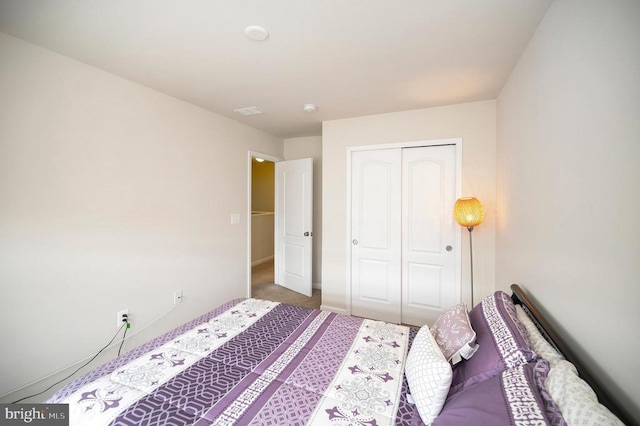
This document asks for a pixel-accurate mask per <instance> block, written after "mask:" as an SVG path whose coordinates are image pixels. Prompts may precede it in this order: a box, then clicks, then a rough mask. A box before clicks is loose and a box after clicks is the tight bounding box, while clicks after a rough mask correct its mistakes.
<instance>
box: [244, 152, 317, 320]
mask: <svg viewBox="0 0 640 426" xmlns="http://www.w3.org/2000/svg"><path fill="white" fill-rule="evenodd" d="M278 162H279V163H280V164H279V165H278V166H285V165H286V166H287V168H286V170H290V167H291V166H295V164H297V161H296V160H294V161H287V162H285V161H282V160H281V159H279V158H276V157H272V156H269V155H264V154H260V153H256V152H249V188H248V189H249V191H248V192H249V197H248V204H249V217H250V219H249V221H248V240H249V241H248V248H249V250H248V257H249V259H248V266H249V271H248V272H249V273H248V277H249V280H248V281H249V282H248V290H247V294H248V296H249V297H254V298H259V299H267V300H272V301H276V302H282V303H289V304H294V305H299V306H306V307H310V308H319V307H320V303H321V297H320V290H319V289H314V290H313V291H312V292H311V291H310V292H309V293H310V297H306V296H304V295H302V294H299V293H296V292H295V291H292V290H290V289H288V288H285V287H283V286H281V285H279V284H276V282H279V280H278V277H277V267H276V266H277V259H278V258H279V259H280V262H282V263H283V264H284V263H285V262H284V261H285V259H284V258H283V256H291V252H292V251H293V254H294V256H292V258H293V260H295V259H296V256H295V254H296V253H295V250H284V251H281V252H278V251H277V246H278V244H276V240H277V239H278V234H277V230H278V229H289V230H290V229H291V226H290V225H285V224H282V223H279V222H278V221H277V217H278V216H277V214H276V212H277V211H281V212H282V211H284V210H285V209H284V208H283V206H280V207H278V206H277V205H276V203H277V202H278V199H279V197H278V196H277V194H276V193H277V192H278V191H280V192H283V193H286V194H287V195H288V196H289V199H290V200H292V199H293V198H292V195H296V197H295V198H298V195H297V194H296V193H295V191H293V192H292V190H291V188H289V189H288V190H283V189H282V188H279V186H278V182H279V181H280V182H281V181H282V180H283V179H282V177H280V179H278V177H277V173H278V169H279V167H278V166H276V163H278ZM294 171H295V167H294ZM282 199H283V197H282V195H281V196H280V200H281V201H282ZM294 210H295V208H294ZM279 214H280V215H281V216H280V217H281V218H282V217H284V215H283V214H282V213H279ZM286 223H287V224H288V223H289V222H286ZM290 233H291V232H289V234H290ZM303 234H304V232H303ZM307 234H309V232H308V233H307ZM281 238H282V237H281ZM290 246H291V244H289V247H290ZM294 246H295V245H294ZM285 253H286V254H285ZM290 264H291V265H295V263H290ZM283 268H285V267H284V266H283ZM289 268H291V267H289ZM284 272H287V271H286V270H285V271H284ZM286 278H287V277H285V280H286Z"/></svg>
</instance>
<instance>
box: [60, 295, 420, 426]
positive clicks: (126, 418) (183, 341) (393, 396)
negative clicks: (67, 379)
mask: <svg viewBox="0 0 640 426" xmlns="http://www.w3.org/2000/svg"><path fill="white" fill-rule="evenodd" d="M415 331H416V330H415V329H410V328H408V327H404V326H399V325H394V324H387V323H383V322H378V321H371V320H366V319H361V318H354V317H349V316H344V315H338V314H335V313H329V312H324V311H319V310H312V309H307V308H302V307H299V306H292V305H286V304H278V303H275V302H269V301H264V300H257V299H241V300H235V301H231V302H228V303H227V304H225V305H222V306H220V307H219V308H217V309H216V310H214V311H212V312H210V313H209V314H207V315H204V316H202V317H200V318H198V319H196V320H194V321H191V322H190V323H187V324H185V325H184V326H182V327H180V328H178V329H176V330H174V331H172V332H170V333H167V334H165V335H163V336H161V337H159V338H157V339H155V340H153V341H151V342H149V343H147V344H145V345H143V346H141V347H139V348H136V349H134V350H132V351H131V352H129V353H127V354H125V355H123V356H122V357H119V358H116V359H114V360H113V361H111V362H109V363H107V364H105V365H104V366H102V367H100V368H98V369H96V370H94V371H92V372H91V373H89V374H87V375H85V376H84V377H82V378H80V379H78V380H76V381H75V382H72V383H71V384H69V385H67V386H66V387H65V388H63V389H62V390H60V391H59V392H58V393H57V394H56V395H54V397H53V398H51V399H50V401H49V402H58V403H68V404H70V419H71V424H75V425H83V426H88V425H164V424H171V425H210V424H214V425H234V424H235V425H304V424H316V425H326V424H333V425H363V426H374V425H399V424H411V423H412V421H413V422H415V421H416V418H417V411H416V410H415V407H414V406H413V405H412V404H409V403H408V402H407V398H406V394H407V383H406V380H405V379H404V374H403V373H404V364H405V360H406V356H407V352H408V349H409V346H410V343H411V340H412V338H413V336H414V335H415Z"/></svg>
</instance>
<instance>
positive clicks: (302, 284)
mask: <svg viewBox="0 0 640 426" xmlns="http://www.w3.org/2000/svg"><path fill="white" fill-rule="evenodd" d="M275 174H276V200H275V213H276V241H275V245H276V247H275V250H276V265H275V277H274V278H275V281H276V284H279V285H281V286H283V287H286V288H288V289H290V290H293V291H296V292H298V293H301V294H304V295H305V296H307V297H311V291H312V289H311V272H312V271H311V265H312V261H311V260H312V259H311V254H312V242H313V238H312V237H313V230H312V224H313V159H311V158H303V159H301V160H292V161H280V162H277V163H276V173H275Z"/></svg>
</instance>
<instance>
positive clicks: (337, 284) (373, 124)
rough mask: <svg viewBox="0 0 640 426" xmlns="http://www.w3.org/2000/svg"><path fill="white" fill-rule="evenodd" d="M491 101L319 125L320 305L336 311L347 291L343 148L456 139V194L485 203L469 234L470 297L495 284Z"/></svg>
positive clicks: (465, 284)
mask: <svg viewBox="0 0 640 426" xmlns="http://www.w3.org/2000/svg"><path fill="white" fill-rule="evenodd" d="M495 124H496V117H495V102H494V101H485V102H474V103H468V104H460V105H451V106H447V107H440V108H428V109H420V110H413V111H404V112H398V113H392V114H381V115H372V116H366V117H358V118H351V119H345V120H334V121H327V122H324V123H323V127H322V132H323V135H322V162H323V165H322V169H323V181H322V184H323V187H322V203H323V208H322V223H323V238H322V290H323V291H322V305H323V307H325V308H327V309H332V310H336V311H341V310H344V309H345V308H346V300H345V298H346V292H347V285H348V282H347V267H348V262H347V246H348V245H347V241H348V238H347V235H346V229H347V217H346V211H347V205H346V202H347V199H346V197H347V195H346V194H347V191H346V182H347V174H346V172H347V147H349V146H362V145H375V144H386V143H397V142H410V141H424V140H430V139H443V138H462V139H463V153H462V156H463V159H462V162H463V165H462V195H463V196H467V195H469V196H470V195H473V196H475V197H477V198H478V199H480V200H481V201H482V203H483V204H484V206H485V210H486V217H485V222H484V223H483V224H482V225H481V226H479V227H477V228H476V230H475V231H474V232H473V234H474V235H473V242H474V257H473V260H474V266H475V267H474V285H475V294H476V300H478V299H479V298H480V296H484V295H486V294H489V293H491V292H492V291H493V289H494V288H495V282H494V281H495V280H494V232H495V225H494V224H495V140H496V135H495ZM467 238H468V236H467V235H463V240H462V241H463V246H464V247H465V250H464V251H463V258H462V281H463V293H462V294H463V297H464V299H465V300H468V297H469V267H468V265H469V257H468V256H469V250H468V239H467Z"/></svg>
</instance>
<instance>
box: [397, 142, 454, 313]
mask: <svg viewBox="0 0 640 426" xmlns="http://www.w3.org/2000/svg"><path fill="white" fill-rule="evenodd" d="M455 159H456V158H455V147H454V146H452V145H446V146H433V147H420V148H405V149H403V150H402V308H401V309H402V322H403V323H406V324H414V325H423V324H429V325H431V324H433V322H434V321H435V320H436V319H437V318H438V317H439V316H440V314H442V312H443V310H444V309H447V308H448V307H450V306H452V305H455V304H457V303H460V283H459V282H457V280H456V269H455V268H456V265H455V254H454V252H453V248H454V237H455V227H456V226H457V225H456V224H455V221H454V219H453V206H454V204H455V202H456V193H455V190H456V173H455V172H456V170H455V164H456V162H455Z"/></svg>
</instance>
